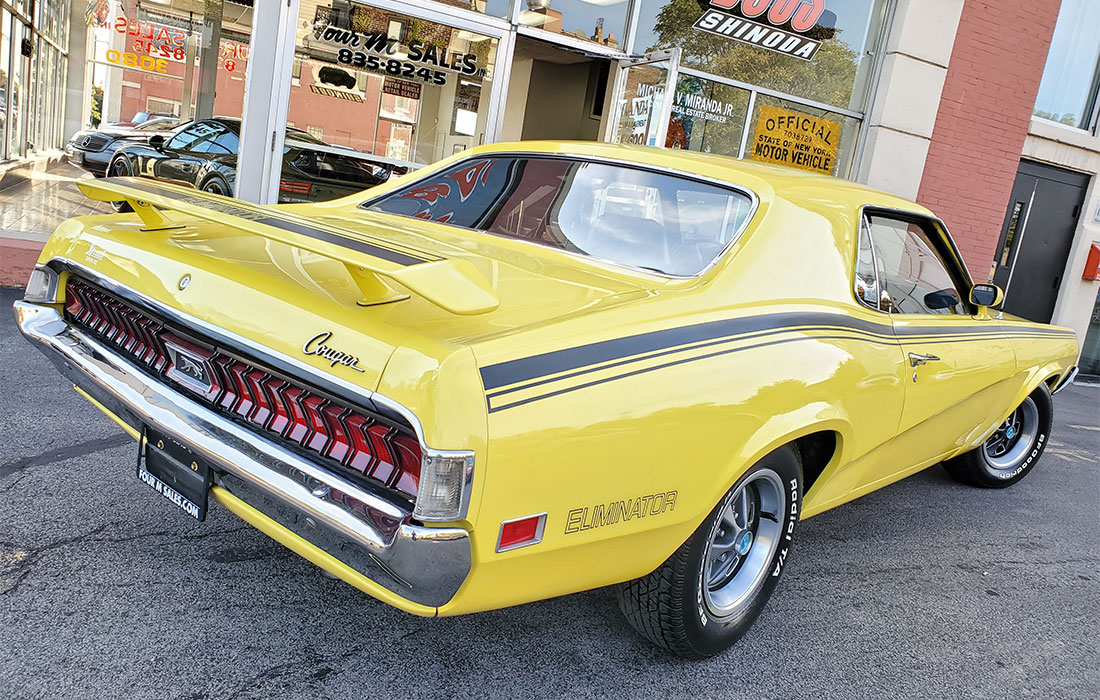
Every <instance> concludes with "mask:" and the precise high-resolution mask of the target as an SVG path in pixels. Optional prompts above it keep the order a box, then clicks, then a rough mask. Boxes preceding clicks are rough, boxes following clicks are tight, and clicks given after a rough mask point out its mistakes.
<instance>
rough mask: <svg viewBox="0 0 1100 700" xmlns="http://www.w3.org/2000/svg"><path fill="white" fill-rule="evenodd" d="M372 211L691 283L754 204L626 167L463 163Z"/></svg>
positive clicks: (513, 160)
mask: <svg viewBox="0 0 1100 700" xmlns="http://www.w3.org/2000/svg"><path fill="white" fill-rule="evenodd" d="M364 206H366V207H368V208H370V209H373V210H376V211H383V212H387V213H390V214H400V215H403V216H412V217H417V218H420V219H431V220H434V221H442V222H445V223H448V224H452V225H456V226H462V227H465V228H469V229H474V230H477V231H484V232H486V233H491V234H494V235H497V236H503V237H507V238H516V239H521V240H526V241H531V242H533V243H538V244H541V245H545V246H549V247H552V248H558V249H561V250H568V251H571V252H574V253H578V254H582V255H588V256H591V257H595V258H600V259H603V260H608V261H611V262H615V263H619V264H623V265H629V266H632V267H640V268H645V269H649V270H654V271H656V272H661V273H664V274H670V275H681V276H688V275H695V274H698V273H699V272H701V271H702V270H703V269H704V268H706V267H707V265H709V264H710V263H711V261H713V260H714V259H715V258H716V257H717V256H718V255H719V254H720V253H721V252H722V251H723V250H725V249H726V247H727V246H728V245H729V244H730V243H731V242H732V241H733V240H734V238H735V237H736V236H737V234H738V232H739V231H740V230H741V229H742V227H743V226H744V224H745V223H746V221H747V219H748V217H749V214H750V212H751V210H752V200H751V198H750V197H749V196H748V195H747V194H745V193H742V192H739V191H736V190H733V189H728V188H725V187H720V186H717V185H713V184H710V183H706V182H700V181H698V180H693V179H689V178H686V177H678V176H674V175H669V174H665V173H656V172H652V171H649V170H643V169H640V168H634V167H629V166H625V165H617V164H608V163H591V162H584V161H574V160H569V159H565V158H550V157H546V158H543V157H507V156H504V157H489V158H477V159H471V160H466V161H463V162H461V163H460V164H458V165H455V166H453V167H451V168H449V169H447V170H444V171H442V172H438V173H433V174H431V175H429V176H428V177H425V178H423V179H421V180H420V181H418V182H416V183H414V184H412V185H409V186H407V187H404V188H402V189H400V190H396V191H394V192H390V193H388V194H386V195H384V196H383V197H382V198H380V199H376V200H374V201H371V202H368V203H367V204H365V205H364Z"/></svg>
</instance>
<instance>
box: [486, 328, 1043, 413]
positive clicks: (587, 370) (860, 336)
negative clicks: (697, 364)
mask: <svg viewBox="0 0 1100 700" xmlns="http://www.w3.org/2000/svg"><path fill="white" fill-rule="evenodd" d="M811 331H832V332H840V331H843V332H845V333H850V334H851V335H850V336H836V337H834V336H828V337H829V338H834V339H835V338H843V339H846V340H863V341H866V342H871V343H876V344H878V345H892V346H896V347H900V346H901V345H902V344H901V343H900V342H898V340H897V339H896V338H895V337H893V336H888V335H878V334H874V333H869V332H867V331H861V330H854V329H846V328H839V327H837V326H801V327H796V328H779V329H776V330H772V331H762V332H759V333H750V334H736V335H732V336H727V337H724V338H718V339H716V340H711V341H707V342H702V343H693V344H689V345H682V346H678V347H674V348H669V349H665V350H660V351H656V352H650V353H645V354H641V355H634V356H631V357H628V358H625V359H622V360H617V361H614V362H610V363H597V364H593V365H589V366H587V367H582V368H579V369H577V370H574V371H571V372H568V373H566V374H556V375H552V376H546V377H543V378H539V379H536V380H533V381H529V382H524V383H522V384H515V385H510V386H507V387H505V388H501V389H498V390H496V391H488V392H487V393H486V396H487V397H488V398H490V399H493V398H496V397H498V396H504V395H505V394H513V393H516V392H518V391H526V390H527V389H532V388H534V387H536V386H541V385H543V384H551V383H553V382H560V381H564V380H566V379H573V378H575V377H580V376H583V375H585V374H592V373H594V372H602V371H604V370H608V369H613V368H615V367H621V366H623V365H628V364H634V363H636V362H644V361H646V360H652V359H654V358H657V357H663V356H665V355H674V354H677V353H681V352H690V351H692V350H701V349H703V348H708V347H713V346H716V345H725V344H727V343H734V342H741V341H746V340H755V339H757V338H766V337H771V336H775V335H781V334H783V333H806V332H811ZM825 337H826V336H807V337H805V338H795V339H793V340H816V339H821V338H825ZM1027 337H1033V336H1030V335H1026V334H1022V333H1014V332H1006V333H998V334H984V333H983V334H959V335H958V336H955V337H952V338H950V340H951V342H972V341H978V340H1007V339H1010V338H1027ZM939 342H943V339H941V338H929V339H921V338H914V339H910V340H907V341H906V342H905V345H924V344H927V343H939ZM740 349H747V348H740Z"/></svg>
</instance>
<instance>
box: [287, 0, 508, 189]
mask: <svg viewBox="0 0 1100 700" xmlns="http://www.w3.org/2000/svg"><path fill="white" fill-rule="evenodd" d="M505 4H506V3H505ZM486 7H487V8H490V9H491V8H492V7H495V5H494V4H493V3H488V4H487V5H486ZM486 11H488V10H486ZM300 13H301V14H300V15H299V18H298V19H299V22H298V26H299V32H298V35H297V46H296V51H295V72H296V73H297V79H296V80H295V81H294V82H293V85H292V87H291V90H290V108H289V110H288V114H287V121H288V122H289V123H292V124H294V125H295V127H296V128H297V129H300V130H303V131H305V132H308V133H309V134H311V135H313V136H315V137H316V138H318V139H320V140H323V141H324V142H325V143H326V144H328V145H329V146H333V147H338V148H340V149H341V150H340V151H339V153H341V154H344V155H345V156H346V157H347V158H356V159H360V160H363V161H364V162H369V163H373V164H375V165H376V166H378V167H382V168H385V169H387V170H388V171H390V172H394V171H397V172H404V171H405V170H407V169H410V168H414V167H418V166H419V165H422V164H425V163H431V162H434V161H436V160H439V159H440V158H442V157H443V156H447V155H450V154H452V153H456V152H458V151H461V150H464V149H467V148H471V147H473V146H477V145H479V144H481V143H484V142H485V134H486V130H487V128H488V124H487V122H488V111H489V95H490V91H491V88H492V80H493V73H494V67H495V62H496V50H497V41H496V39H493V38H490V37H487V36H482V35H480V34H477V33H475V32H471V31H467V30H464V29H456V28H454V27H450V26H447V25H445V24H440V23H437V22H433V21H430V20H426V19H420V18H417V17H411V16H408V15H403V14H399V13H395V12H390V11H387V10H383V9H379V8H375V7H371V6H369V5H366V4H362V3H357V2H351V3H335V2H333V3H331V4H329V3H326V2H316V1H312V0H303V2H302V3H301V10H300ZM287 138H288V140H291V138H292V137H291V134H289V133H288V135H287Z"/></svg>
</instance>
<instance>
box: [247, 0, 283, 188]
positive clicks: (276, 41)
mask: <svg viewBox="0 0 1100 700" xmlns="http://www.w3.org/2000/svg"><path fill="white" fill-rule="evenodd" d="M297 19H298V0H286V2H285V3H283V2H258V3H256V4H255V5H254V10H253V15H252V41H251V46H250V49H249V51H250V56H249V60H248V73H247V75H246V76H245V88H244V109H243V113H242V114H241V142H240V150H239V156H238V158H237V184H236V192H235V194H236V196H237V197H238V198H239V199H244V200H247V201H249V202H256V203H257V204H271V203H274V202H275V201H276V200H277V199H278V188H279V175H280V172H281V171H282V164H283V142H284V140H285V128H284V127H285V124H286V114H287V105H288V103H289V101H290V83H291V72H292V67H293V63H294V25H295V22H296V21H297Z"/></svg>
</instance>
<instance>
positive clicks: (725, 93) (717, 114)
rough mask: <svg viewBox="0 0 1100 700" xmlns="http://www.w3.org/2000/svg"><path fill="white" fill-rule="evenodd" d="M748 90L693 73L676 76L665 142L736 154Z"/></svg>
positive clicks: (705, 150) (746, 107)
mask: <svg viewBox="0 0 1100 700" xmlns="http://www.w3.org/2000/svg"><path fill="white" fill-rule="evenodd" d="M748 108H749V91H748V90H744V89H742V88H737V87H732V86H730V85H723V84H722V83H718V82H715V81H713V80H705V79H703V78H697V77H694V76H680V79H679V80H678V81H677V83H676V93H675V95H674V97H673V101H672V116H671V119H670V120H669V123H668V134H667V136H666V137H665V145H666V146H667V147H669V148H686V149H690V150H692V151H702V152H703V153H718V154H722V155H730V156H736V155H737V154H738V153H739V152H740V149H741V136H742V132H743V131H744V126H745V113H746V112H747V111H748Z"/></svg>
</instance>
